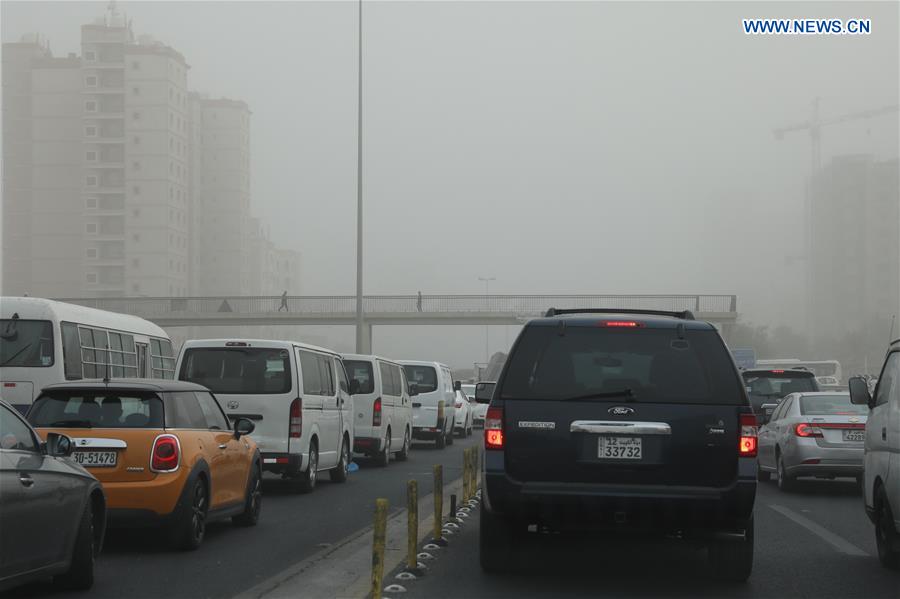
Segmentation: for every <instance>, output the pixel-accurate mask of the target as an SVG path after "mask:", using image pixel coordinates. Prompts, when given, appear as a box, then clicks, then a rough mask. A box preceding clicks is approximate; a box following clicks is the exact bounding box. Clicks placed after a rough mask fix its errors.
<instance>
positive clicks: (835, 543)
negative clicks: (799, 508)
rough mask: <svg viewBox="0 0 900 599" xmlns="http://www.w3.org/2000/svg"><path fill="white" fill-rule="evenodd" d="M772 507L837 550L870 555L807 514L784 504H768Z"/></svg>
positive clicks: (858, 554) (848, 553)
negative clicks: (802, 513)
mask: <svg viewBox="0 0 900 599" xmlns="http://www.w3.org/2000/svg"><path fill="white" fill-rule="evenodd" d="M768 505H769V507H770V508H772V509H773V510H775V511H776V512H778V513H779V514H781V515H782V516H784V517H785V518H789V519H790V520H793V521H794V522H796V523H797V524H799V525H800V526H802V527H803V528H805V529H806V530H808V531H809V532H811V533H813V534H814V535H816V536H817V537H819V538H820V539H822V540H823V541H825V542H826V543H828V544H829V545H831V546H832V547H834V548H835V549H836V550H837V551H839V552H841V553H844V554H846V555H854V556H858V557H868V556H869V554H868V553H866V552H865V551H863V550H862V549H860V548H859V547H857V546H856V545H854V544H853V543H851V542H850V541H848V540H846V539H845V538H843V537H840V536H838V535H836V534H834V533H833V532H831V531H830V530H828V529H827V528H825V527H823V526H820V525H819V524H816V523H815V522H813V521H812V520H810V519H809V518H807V517H806V516H803V515H801V514H798V513H797V512H795V511H794V510H792V509H790V508H787V507H784V506H783V505H775V504H773V503H770V504H768Z"/></svg>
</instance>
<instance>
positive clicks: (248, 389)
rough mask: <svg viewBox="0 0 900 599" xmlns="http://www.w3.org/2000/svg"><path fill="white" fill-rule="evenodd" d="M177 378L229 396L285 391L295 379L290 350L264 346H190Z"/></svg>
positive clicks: (287, 390)
mask: <svg viewBox="0 0 900 599" xmlns="http://www.w3.org/2000/svg"><path fill="white" fill-rule="evenodd" d="M178 378H180V379H181V380H183V381H190V382H192V383H197V384H198V385H203V386H204V387H206V388H207V389H209V390H211V391H212V392H213V393H221V394H230V395H273V394H284V393H287V392H289V391H290V390H291V382H292V380H293V377H292V376H291V360H290V352H289V351H288V350H286V349H281V348H263V347H233V348H232V347H229V348H218V347H210V348H207V347H195V348H191V349H188V350H186V351H185V353H184V359H183V362H182V364H181V372H180V373H179V377H178Z"/></svg>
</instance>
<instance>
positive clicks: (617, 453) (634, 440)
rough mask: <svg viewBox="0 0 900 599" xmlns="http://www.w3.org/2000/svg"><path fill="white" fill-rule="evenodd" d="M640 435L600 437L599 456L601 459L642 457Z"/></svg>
mask: <svg viewBox="0 0 900 599" xmlns="http://www.w3.org/2000/svg"><path fill="white" fill-rule="evenodd" d="M641 449H642V445H641V438H640V437H600V444H599V447H598V457H599V458H600V459H601V460H639V459H641Z"/></svg>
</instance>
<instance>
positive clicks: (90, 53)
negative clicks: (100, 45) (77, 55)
mask: <svg viewBox="0 0 900 599" xmlns="http://www.w3.org/2000/svg"><path fill="white" fill-rule="evenodd" d="M84 59H85V60H87V61H88V62H94V61H96V60H97V53H96V52H94V51H93V50H88V51H87V52H85V53H84Z"/></svg>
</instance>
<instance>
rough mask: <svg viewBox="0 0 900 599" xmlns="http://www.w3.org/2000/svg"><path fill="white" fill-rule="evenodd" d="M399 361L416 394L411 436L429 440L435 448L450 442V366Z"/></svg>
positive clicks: (452, 396) (453, 394) (453, 397)
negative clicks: (433, 443)
mask: <svg viewBox="0 0 900 599" xmlns="http://www.w3.org/2000/svg"><path fill="white" fill-rule="evenodd" d="M400 364H401V365H402V366H403V371H404V372H405V373H406V379H407V380H408V381H409V384H410V388H411V389H413V390H414V391H415V393H416V394H417V395H416V396H415V397H414V398H413V402H412V435H413V439H426V440H433V441H434V442H435V445H436V446H437V448H438V449H443V448H444V447H446V446H447V445H452V444H453V420H454V415H455V411H456V410H455V408H454V403H455V401H456V392H455V391H454V390H453V378H452V376H451V374H450V367H449V366H447V365H445V364H441V363H440V362H420V361H414V360H401V361H400ZM413 385H415V386H414V387H413Z"/></svg>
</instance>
